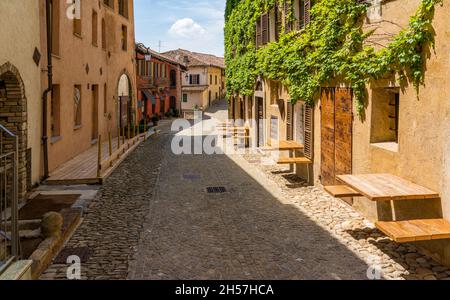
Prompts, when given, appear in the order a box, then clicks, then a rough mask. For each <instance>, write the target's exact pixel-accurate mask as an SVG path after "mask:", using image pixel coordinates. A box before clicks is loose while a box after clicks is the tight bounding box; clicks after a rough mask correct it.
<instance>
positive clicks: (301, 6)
mask: <svg viewBox="0 0 450 300" xmlns="http://www.w3.org/2000/svg"><path fill="white" fill-rule="evenodd" d="M298 26H299V29H302V28H304V27H305V0H300V1H299V20H298Z"/></svg>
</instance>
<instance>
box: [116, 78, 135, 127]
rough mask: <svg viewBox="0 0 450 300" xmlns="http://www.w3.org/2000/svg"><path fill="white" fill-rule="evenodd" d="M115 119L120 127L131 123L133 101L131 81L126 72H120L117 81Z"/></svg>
mask: <svg viewBox="0 0 450 300" xmlns="http://www.w3.org/2000/svg"><path fill="white" fill-rule="evenodd" d="M117 93H118V101H117V120H118V125H119V127H120V128H124V127H125V126H127V125H130V124H133V110H132V109H133V103H132V93H131V82H130V79H129V77H128V75H127V74H122V75H121V76H120V78H119V83H118V90H117Z"/></svg>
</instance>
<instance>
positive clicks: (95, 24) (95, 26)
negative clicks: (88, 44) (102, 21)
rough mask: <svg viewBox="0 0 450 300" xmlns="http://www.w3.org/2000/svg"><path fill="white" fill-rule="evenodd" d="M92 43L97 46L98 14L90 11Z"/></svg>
mask: <svg viewBox="0 0 450 300" xmlns="http://www.w3.org/2000/svg"><path fill="white" fill-rule="evenodd" d="M92 45H93V46H95V47H97V46H98V14H97V12H96V11H95V10H94V11H92Z"/></svg>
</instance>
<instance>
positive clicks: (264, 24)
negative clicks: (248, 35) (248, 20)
mask: <svg viewBox="0 0 450 300" xmlns="http://www.w3.org/2000/svg"><path fill="white" fill-rule="evenodd" d="M261 40H262V42H261V44H262V45H266V44H267V43H268V42H269V14H263V15H262V16H261Z"/></svg>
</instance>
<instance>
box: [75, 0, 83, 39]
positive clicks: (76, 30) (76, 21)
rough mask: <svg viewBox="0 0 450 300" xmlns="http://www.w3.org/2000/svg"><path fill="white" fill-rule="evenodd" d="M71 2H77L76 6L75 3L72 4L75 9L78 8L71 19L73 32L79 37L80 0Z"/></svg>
mask: <svg viewBox="0 0 450 300" xmlns="http://www.w3.org/2000/svg"><path fill="white" fill-rule="evenodd" d="M73 3H74V4H78V8H77V5H75V6H74V7H75V10H78V12H75V14H74V16H75V18H74V19H73V34H75V35H76V36H79V37H81V17H82V16H81V11H82V9H81V1H77V0H74V1H73Z"/></svg>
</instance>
